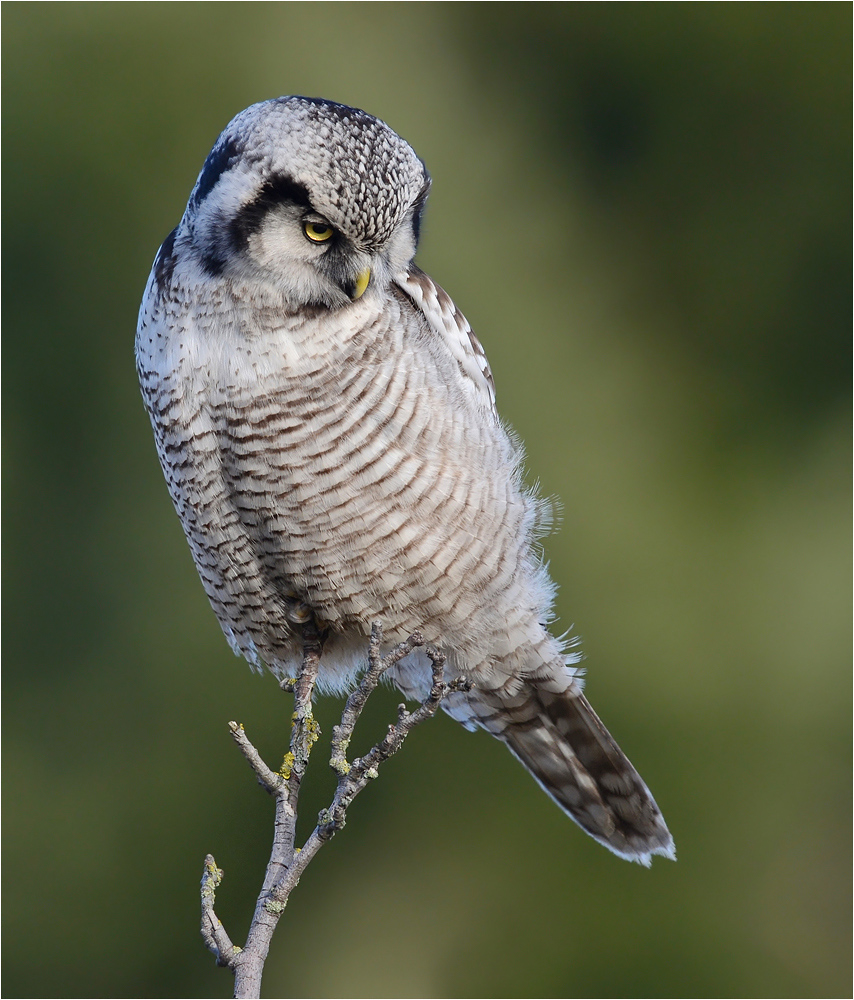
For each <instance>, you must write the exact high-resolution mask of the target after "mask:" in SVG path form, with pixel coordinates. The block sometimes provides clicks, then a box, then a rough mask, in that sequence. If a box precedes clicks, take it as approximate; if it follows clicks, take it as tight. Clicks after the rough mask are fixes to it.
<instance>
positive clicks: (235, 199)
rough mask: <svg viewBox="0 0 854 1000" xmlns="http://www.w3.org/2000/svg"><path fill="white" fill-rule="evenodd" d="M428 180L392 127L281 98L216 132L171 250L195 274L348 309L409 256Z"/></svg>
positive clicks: (318, 103)
mask: <svg viewBox="0 0 854 1000" xmlns="http://www.w3.org/2000/svg"><path fill="white" fill-rule="evenodd" d="M429 187H430V178H429V175H428V174H427V171H426V169H425V167H424V164H423V163H422V162H421V160H419V158H418V157H417V156H416V154H415V152H414V150H413V149H412V147H411V146H409V144H408V143H406V142H404V140H403V139H401V138H400V136H398V135H397V134H396V133H395V132H393V131H392V130H391V129H390V128H389V127H388V126H387V125H386V124H385V123H384V122H381V121H380V120H379V119H377V118H374V117H373V116H371V115H369V114H366V113H365V112H364V111H359V110H357V109H355V108H350V107H346V106H345V105H343V104H335V103H334V102H332V101H324V100H320V99H317V98H307V97H280V98H277V99H276V100H271V101H264V102H263V103H261V104H254V105H252V107H249V108H247V109H246V110H245V111H243V112H241V113H240V114H239V115H237V117H236V118H234V119H233V120H232V121H231V122H230V123H229V124H228V126H227V127H226V129H225V130H224V131H223V133H222V135H220V137H219V139H217V141H216V144H215V145H214V147H213V149H212V150H211V152H210V154H209V155H208V158H207V159H206V160H205V163H204V166H203V167H202V171H201V173H200V174H199V178H198V180H197V181H196V185H195V187H194V188H193V191H192V194H191V195H190V200H189V202H188V204H187V209H186V211H185V213H184V217H183V219H182V220H181V224H180V225H179V226H178V228H177V230H176V231H175V234H174V237H173V245H172V246H169V247H168V251H169V254H170V256H171V255H172V253H173V249H174V252H175V253H174V257H173V259H179V260H180V261H182V262H186V263H188V264H190V265H191V266H193V267H194V269H195V270H196V272H197V273H196V279H197V280H205V279H208V280H226V281H227V280H229V279H230V280H234V281H240V282H242V283H247V282H249V283H252V282H261V283H263V284H265V285H267V286H273V287H274V288H275V289H276V290H277V291H278V292H279V293H280V294H281V295H282V296H283V298H284V299H285V301H287V302H288V303H290V304H291V305H293V306H294V307H302V306H305V305H315V306H323V307H327V308H336V307H342V306H345V305H347V304H348V303H350V302H351V301H353V300H354V299H357V298H359V297H360V296H361V295H362V294H364V293H365V291H366V290H367V289H368V288H374V289H376V288H382V287H384V286H385V285H386V284H387V283H388V282H389V281H390V280H391V276H392V275H394V274H397V273H399V272H400V271H401V270H403V269H405V268H406V266H407V265H408V264H409V263H410V262H411V260H412V258H413V256H414V255H415V248H416V244H417V241H418V230H419V224H420V219H421V213H422V211H423V209H424V204H425V201H426V198H427V192H428V190H429ZM164 249H167V246H166V244H164Z"/></svg>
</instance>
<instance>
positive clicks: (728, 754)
mask: <svg viewBox="0 0 854 1000" xmlns="http://www.w3.org/2000/svg"><path fill="white" fill-rule="evenodd" d="M3 15H4V17H3V28H4V32H3V56H4V59H3V83H4V87H5V108H4V111H5V115H4V119H3V138H4V140H5V147H4V153H5V155H4V167H5V173H4V176H3V180H4V194H5V226H4V230H3V238H4V250H5V258H4V260H5V278H6V281H5V292H6V295H5V312H4V319H5V337H4V342H3V346H4V348H5V358H4V360H5V365H6V367H5V380H4V382H5V384H4V389H5V395H4V418H5V419H4V440H3V443H4V446H5V452H4V459H5V461H4V465H3V467H4V485H5V494H4V499H5V527H6V533H5V557H6V560H5V567H4V568H5V583H6V607H5V625H6V633H5V653H6V658H5V751H6V754H5V765H6V767H5V779H6V780H5V787H4V792H5V796H4V803H5V805H6V813H5V818H6V823H5V873H4V874H5V890H6V891H5V908H4V917H5V931H6V935H5V943H6V948H5V955H4V958H5V976H6V981H5V989H4V995H5V996H10V997H11V996H19V997H23V996H34V997H140V996H142V997H148V996H150V997H163V996H171V997H213V996H222V997H225V996H230V995H231V981H230V976H229V975H228V973H227V972H225V971H223V970H219V969H217V968H215V966H214V963H213V960H212V959H211V957H210V956H209V955H208V954H207V953H206V952H205V951H204V949H203V946H202V943H201V940H200V938H199V936H198V915H197V909H198V897H197V885H198V880H199V878H200V876H201V871H202V859H203V857H204V854H205V852H207V851H212V852H213V853H214V854H215V856H216V858H217V861H218V863H219V864H220V865H221V867H223V868H224V869H225V872H226V881H225V883H224V885H223V887H222V889H221V890H220V893H219V900H218V909H219V913H220V915H221V917H222V918H223V920H224V921H225V923H226V925H227V927H228V928H229V930H230V932H231V934H232V936H233V937H234V938H235V939H236V940H238V939H239V940H242V939H243V936H244V935H245V931H246V927H247V923H248V919H249V916H250V913H251V908H252V901H253V900H254V897H255V895H256V893H257V890H258V886H259V882H260V878H261V874H262V871H263V867H264V864H265V862H266V857H267V853H268V850H269V843H270V836H271V828H272V807H271V803H270V802H269V800H268V799H267V798H266V797H265V796H264V794H263V793H262V792H260V791H259V790H258V788H257V787H256V786H255V784H254V781H253V779H252V776H251V774H250V772H249V770H248V768H247V767H246V765H245V763H244V761H243V760H242V759H241V758H240V757H239V754H238V752H237V751H236V749H235V748H234V747H233V745H232V743H231V740H230V739H229V737H228V735H227V730H226V722H227V721H228V720H229V719H238V720H240V721H241V722H243V723H244V724H245V726H246V728H247V731H248V732H249V734H250V736H252V737H253V738H255V740H256V742H257V744H258V745H259V747H260V748H261V749H262V750H263V752H264V753H265V754H266V755H267V756H268V759H270V760H271V762H273V764H274V766H275V764H276V763H277V762H278V760H279V759H280V758H281V754H282V752H283V749H284V743H285V738H286V736H285V726H286V721H287V719H288V716H289V711H290V709H289V702H288V700H287V699H286V698H285V697H284V696H282V695H280V694H279V692H278V689H277V688H276V686H275V684H274V682H273V681H272V679H271V678H259V677H256V676H253V675H252V674H251V673H250V671H249V669H248V668H247V667H246V666H245V664H243V663H242V662H239V661H237V660H235V659H234V657H233V656H232V654H231V652H230V651H229V649H228V647H227V645H226V642H225V640H224V639H223V637H222V635H221V632H220V629H219V627H218V625H217V623H216V621H215V619H214V617H213V615H212V613H211V611H210V608H209V606H208V605H207V602H206V600H205V597H204V594H203V592H202V588H201V586H200V584H199V582H198V579H197V577H196V572H195V569H194V567H193V564H192V561H191V559H190V556H189V552H188V550H187V546H186V544H185V542H184V539H183V536H182V534H181V530H180V527H179V524H178V520H177V518H176V517H175V514H174V512H173V510H172V507H171V504H170V502H169V499H168V496H167V493H166V488H165V485H164V483H163V480H162V476H161V473H160V470H159V467H158V465H157V461H156V458H155V453H154V447H153V442H152V438H151V432H150V429H149V426H148V421H147V418H146V416H145V414H144V412H143V408H142V403H141V400H140V397H139V392H138V389H137V385H136V377H135V373H134V364H133V334H134V327H135V323H136V312H137V308H138V304H139V300H140V297H141V295H142V290H143V287H144V285H145V281H146V277H147V274H148V270H149V267H150V264H151V261H152V259H153V257H154V254H155V252H156V250H157V247H158V245H159V243H160V241H161V240H162V239H163V238H164V237H165V236H166V234H167V233H168V232H169V231H170V229H171V228H172V227H173V226H174V225H175V224H176V223H177V221H178V219H179V217H180V215H181V213H182V211H183V207H184V203H185V201H186V198H187V195H188V194H189V191H190V188H191V186H192V184H193V182H194V180H195V177H196V174H197V172H198V170H199V168H200V166H201V164H202V161H203V159H204V157H205V155H206V154H207V151H208V150H209V148H210V146H211V145H212V143H213V141H214V140H215V138H216V136H217V134H218V133H219V131H220V130H221V129H222V128H223V127H224V125H225V124H226V123H227V121H228V120H229V119H230V118H231V117H232V116H233V115H234V114H236V113H237V112H238V111H240V110H241V109H242V108H244V107H245V106H247V105H248V104H250V103H253V102H255V101H258V100H261V99H264V98H268V97H274V96H278V95H280V94H289V93H301V94H307V95H311V96H324V97H328V98H332V99H335V100H338V101H342V102H345V103H348V104H353V105H356V106H358V107H362V108H365V109H367V110H368V111H370V112H372V113H373V114H376V115H378V116H379V117H381V118H383V119H385V120H386V121H388V122H389V124H390V125H391V126H392V127H393V128H394V129H395V130H397V131H398V132H399V133H400V134H401V135H403V136H404V137H405V138H406V139H408V140H409V141H410V142H411V143H412V144H413V145H414V147H415V148H416V150H417V151H418V153H419V154H420V155H421V156H422V157H423V158H424V160H425V161H426V163H427V165H428V167H429V168H430V170H431V173H432V175H433V178H434V186H433V194H432V197H431V201H430V206H429V209H428V213H427V218H426V226H425V233H424V237H423V241H422V248H421V251H420V254H419V262H420V263H421V265H422V267H424V268H425V269H426V270H427V271H428V272H429V273H431V274H432V275H433V276H434V277H435V278H436V279H437V280H438V281H439V282H440V283H441V284H442V285H444V286H445V287H446V288H447V290H448V291H449V292H450V293H451V294H452V295H453V297H454V299H455V301H456V302H457V304H458V305H459V306H460V308H461V309H462V310H463V311H464V312H465V313H466V315H467V316H468V318H469V319H470V321H471V322H472V325H473V326H474V328H475V330H476V331H477V333H478V335H479V337H480V339H481V340H482V341H483V343H484V345H485V347H486V350H487V352H488V354H489V358H490V361H491V363H492V367H493V370H494V372H495V380H496V383H497V387H498V399H499V405H500V408H501V411H502V414H503V415H504V417H505V419H506V420H507V421H508V422H509V423H510V424H512V425H513V426H514V427H515V428H516V429H517V431H518V432H519V433H520V435H521V436H522V437H523V438H524V439H525V440H526V442H527V447H528V455H529V467H530V469H531V475H532V477H533V476H536V477H538V478H539V481H540V483H541V487H542V490H543V491H544V492H545V493H547V494H556V495H559V496H560V497H561V499H562V504H563V515H562V525H561V528H560V530H559V532H558V533H557V534H555V535H553V536H552V537H550V538H549V539H548V540H547V543H546V544H547V554H548V556H549V558H550V560H551V566H552V571H553V573H554V575H555V577H556V578H557V580H558V581H559V582H560V585H561V590H560V596H559V599H558V611H559V614H560V618H561V626H562V627H563V628H570V627H573V628H574V631H575V632H577V633H579V634H580V635H581V636H582V637H583V644H584V649H585V652H586V654H587V657H588V659H587V668H588V692H589V694H590V697H591V700H592V701H593V703H594V705H595V706H596V708H597V709H598V711H599V712H600V713H601V715H602V716H603V718H604V719H605V721H606V722H607V724H608V725H609V727H610V728H611V729H612V731H613V732H614V733H615V735H616V736H617V738H618V739H619V740H620V742H621V743H622V745H623V746H624V748H625V749H626V751H627V752H628V753H629V755H630V756H631V757H632V759H633V760H634V761H635V763H636V764H637V766H638V768H639V769H640V770H641V772H642V773H643V775H644V777H645V778H646V780H647V781H648V783H649V784H650V786H651V787H652V788H653V790H654V792H655V795H656V797H657V799H658V801H659V803H660V804H661V806H662V808H663V810H664V812H665V815H666V816H667V819H668V821H669V823H670V826H671V829H672V830H673V833H674V835H675V837H676V842H677V847H678V850H679V862H678V863H677V864H675V865H674V864H670V863H669V862H666V861H658V862H656V864H655V865H654V866H653V868H652V870H651V871H645V870H643V869H641V868H639V867H637V866H632V865H628V864H626V863H624V862H622V861H619V860H618V859H616V858H614V857H613V856H612V855H610V854H609V853H608V852H606V851H605V850H603V849H602V848H601V847H599V846H597V845H596V844H595V843H594V842H593V841H591V840H589V839H588V838H586V837H585V836H583V835H582V834H581V833H580V831H579V830H578V829H577V828H576V827H575V826H574V825H573V824H572V823H571V822H570V821H569V820H567V819H566V818H565V817H564V816H563V815H562V814H561V813H560V812H559V810H558V809H556V808H555V807H554V805H552V803H551V802H550V801H549V800H548V799H547V798H546V796H545V795H543V794H542V793H541V792H540V791H539V789H538V788H537V787H536V786H535V784H534V783H533V782H532V781H531V780H530V778H529V777H528V776H527V775H526V774H525V773H524V771H523V770H522V769H521V768H520V767H519V766H518V764H516V762H515V761H514V760H513V759H512V758H511V756H510V755H509V754H508V753H507V752H506V751H505V750H504V749H503V748H502V747H501V746H500V745H499V744H497V743H495V742H493V741H492V740H490V739H489V738H488V737H487V736H485V735H484V734H478V735H471V734H468V733H465V732H464V731H463V730H461V729H460V728H459V727H457V726H456V725H455V724H454V723H452V722H451V721H450V720H449V719H447V718H445V717H442V718H441V719H438V720H436V721H435V722H434V723H432V724H430V725H429V726H425V727H424V728H423V729H421V730H420V731H418V732H417V733H416V734H415V735H414V736H413V737H412V738H411V741H410V743H409V744H408V745H407V747H406V748H405V749H404V752H403V753H402V754H401V755H399V756H398V757H396V758H395V759H394V761H392V762H390V763H389V765H388V766H387V769H386V773H385V775H384V776H383V777H382V778H381V780H380V781H379V782H378V783H376V784H375V785H374V786H372V787H371V788H370V789H369V790H368V791H367V792H366V793H365V794H364V795H363V796H362V798H361V799H359V800H358V801H357V803H356V805H355V806H354V807H353V809H352V812H351V817H350V823H349V825H348V828H347V830H346V831H345V833H344V834H342V835H341V836H340V837H338V838H336V840H335V841H334V842H333V843H332V844H331V845H329V846H328V847H326V848H325V849H324V851H323V852H322V853H321V855H320V856H319V857H318V858H317V860H316V861H315V863H314V864H313V865H312V867H311V868H310V869H309V870H308V872H307V874H306V875H305V877H304V878H303V881H302V884H301V885H300V887H299V889H298V890H297V892H296V894H295V895H294V896H293V897H292V899H291V903H290V906H289V908H288V911H287V913H286V914H285V917H284V920H283V922H282V924H281V925H280V928H279V932H278V935H277V937H276V939H275V940H274V946H273V951H272V954H271V957H270V960H269V963H268V967H267V974H266V977H265V995H266V996H268V997H282V996H320V997H332V996H351V997H395V998H396V997H460V996H465V997H686V996H688V997H842V996H850V982H849V974H848V972H849V961H848V943H849V935H850V926H849V904H848V886H849V859H850V851H849V839H848V826H849V815H850V796H849V787H850V783H849V778H848V772H849V759H850V750H849V725H848V719H849V704H850V697H849V690H850V688H849V680H848V677H849V665H850V643H849V634H850V633H849V608H850V589H849V572H848V552H849V538H850V535H849V525H850V509H849V449H848V439H849V363H848V358H849V301H850V279H849V275H850V255H849V222H848V220H849V217H850V196H849V189H850V180H849V177H850V151H849V131H850V129H849V122H850V116H851V107H850V41H849V38H850V23H849V22H850V15H851V12H850V5H849V4H843V3H809V4H806V3H786V4H779V3H759V4H753V3H738V4H735V3H731V4H719V3H714V4H703V3H692V4H682V3H643V4H640V3H629V4H622V3H608V4H599V3H584V4H574V3H572V4H542V5H541V4H534V3H531V4H516V3H502V4H495V5H493V4H491V3H478V4H468V3H454V4H445V3H436V4H433V3H417V4H416V3H408V4H407V3H382V4H374V3H364V4H361V3H337V4H326V3H299V4H296V3H268V4H255V3H241V4H232V3H196V4H184V3H169V4H164V3H160V4H154V3H137V4H122V3H118V4H114V3H97V4H89V3H63V4H53V3H39V4H34V3H6V4H4V6H3ZM377 700H378V702H379V704H377V705H375V706H374V708H373V711H372V713H371V714H370V717H369V718H368V719H367V720H366V725H365V729H364V730H363V735H362V739H363V741H364V740H366V739H369V738H370V739H371V740H373V739H374V738H376V736H377V735H378V734H379V733H381V731H382V728H383V725H384V723H385V719H386V718H390V717H391V714H392V712H393V707H394V705H395V703H396V700H397V699H396V698H395V696H394V694H393V693H392V692H385V693H384V694H382V696H380V697H379V698H378V699H377ZM338 707H339V706H338V705H337V704H336V702H335V701H333V700H326V701H324V702H323V703H322V704H321V708H320V711H321V715H322V720H323V722H324V726H325V728H326V730H327V731H328V730H329V728H330V726H331V722H332V719H333V717H334V713H335V711H336V710H337V708H338ZM357 749H358V748H357ZM325 772H326V769H325V768H324V767H323V760H322V756H321V755H320V754H318V756H317V758H316V761H315V773H314V775H313V778H312V784H311V787H310V788H309V789H307V790H306V795H305V805H304V812H303V816H302V819H303V821H304V822H303V825H304V828H305V832H306V833H307V832H308V830H309V828H310V825H311V821H312V820H313V817H314V816H316V812H317V810H318V809H319V808H320V807H321V806H322V805H323V804H324V802H325V798H326V797H327V796H328V795H329V793H330V789H331V787H332V781H331V776H329V775H327V774H326V773H325Z"/></svg>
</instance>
